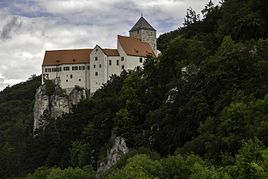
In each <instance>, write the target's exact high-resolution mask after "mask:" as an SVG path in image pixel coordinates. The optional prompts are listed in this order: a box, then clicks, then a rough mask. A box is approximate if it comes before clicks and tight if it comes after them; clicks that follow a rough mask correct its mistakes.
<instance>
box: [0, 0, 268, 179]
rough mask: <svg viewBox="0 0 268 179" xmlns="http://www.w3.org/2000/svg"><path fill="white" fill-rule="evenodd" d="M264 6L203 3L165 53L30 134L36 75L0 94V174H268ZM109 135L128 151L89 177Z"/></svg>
mask: <svg viewBox="0 0 268 179" xmlns="http://www.w3.org/2000/svg"><path fill="white" fill-rule="evenodd" d="M267 9H268V1H266V0H245V1H243V2H241V1H240V0H225V1H224V2H222V3H221V4H220V5H217V6H214V5H213V4H212V3H211V2H209V3H208V5H207V6H206V7H204V10H203V11H202V13H203V16H204V18H203V19H201V20H200V19H199V15H198V14H196V12H195V11H194V10H193V9H191V8H189V9H188V10H187V14H186V17H185V22H184V26H183V27H179V28H178V29H177V30H174V31H172V32H168V33H166V34H162V35H161V36H160V37H159V39H158V49H159V50H161V52H162V55H160V56H159V57H158V58H148V59H147V60H146V61H145V63H144V68H143V69H141V68H138V69H136V70H135V71H132V72H123V73H122V74H121V76H120V77H118V76H114V77H113V78H112V80H110V81H109V82H108V83H107V84H105V85H104V86H103V87H102V88H101V89H100V90H98V91H97V92H96V93H95V94H94V96H92V97H91V98H89V99H87V100H84V101H82V102H81V103H80V104H78V105H77V106H76V107H74V108H73V112H72V113H70V114H66V115H64V116H62V118H61V119H58V120H57V121H55V120H54V119H50V118H49V117H48V116H46V115H44V116H43V117H44V118H45V119H46V120H48V121H50V123H49V125H48V126H46V128H45V130H40V131H38V133H37V134H38V135H37V136H36V137H35V138H33V136H32V134H31V127H32V123H31V122H32V121H31V120H32V114H31V113H30V112H27V111H30V109H32V100H33V95H34V92H30V91H32V90H34V89H36V87H37V86H38V84H37V82H38V80H37V78H34V80H31V81H29V82H26V83H23V84H19V85H17V86H14V87H12V88H9V89H6V90H4V91H3V92H1V93H0V101H1V102H0V105H1V107H0V113H1V117H0V119H1V124H0V128H1V130H0V132H1V139H0V142H1V143H0V147H1V150H0V159H1V160H0V162H1V165H0V176H4V177H3V178H5V177H8V176H10V177H14V176H20V177H25V178H30V179H32V178H72V177H77V178H115V179H117V178H154V177H159V178H219V179H220V178H268V39H267V35H268V22H267V20H268V11H267ZM26 87H27V88H26ZM26 89H27V91H24V90H26ZM12 93H15V94H16V95H11V94H12ZM27 94H29V97H27V96H28V95H27ZM9 95H11V96H12V97H10V96H9ZM13 96H14V97H13ZM23 100H25V102H23ZM27 107H28V108H27ZM24 108H25V109H24ZM3 116H4V117H3ZM112 135H115V136H122V137H124V138H125V139H126V141H127V145H128V147H129V148H131V150H130V152H129V153H128V154H127V155H124V156H123V157H122V158H121V159H120V160H119V161H118V162H117V164H116V165H115V166H114V167H113V168H112V169H110V170H109V171H107V172H105V173H98V174H96V169H97V168H98V166H99V163H100V162H101V161H102V160H103V159H104V158H105V156H106V152H107V149H109V148H110V147H111V144H110V138H111V136H112ZM2 136H4V138H2ZM37 168H38V169H37ZM27 173H28V174H27Z"/></svg>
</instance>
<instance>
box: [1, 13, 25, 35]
mask: <svg viewBox="0 0 268 179" xmlns="http://www.w3.org/2000/svg"><path fill="white" fill-rule="evenodd" d="M20 27H21V21H20V20H19V19H18V18H17V17H12V18H11V19H10V20H9V21H8V22H7V23H6V24H5V25H4V26H3V28H2V30H1V32H0V39H2V40H7V39H10V38H11V34H12V33H13V32H14V31H17V30H18V29H19V28H20Z"/></svg>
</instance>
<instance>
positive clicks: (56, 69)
mask: <svg viewBox="0 0 268 179" xmlns="http://www.w3.org/2000/svg"><path fill="white" fill-rule="evenodd" d="M59 71H61V67H59V68H45V72H59Z"/></svg>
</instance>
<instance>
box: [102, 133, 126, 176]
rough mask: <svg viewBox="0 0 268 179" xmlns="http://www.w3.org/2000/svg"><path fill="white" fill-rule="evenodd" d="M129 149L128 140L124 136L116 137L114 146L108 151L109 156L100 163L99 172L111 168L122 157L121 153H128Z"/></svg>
mask: <svg viewBox="0 0 268 179" xmlns="http://www.w3.org/2000/svg"><path fill="white" fill-rule="evenodd" d="M128 151H129V149H128V147H127V144H126V140H125V139H124V138H122V137H116V138H115V139H114V145H113V147H112V148H111V150H110V151H108V152H107V158H106V159H105V160H104V161H103V162H101V163H100V167H99V168H98V172H105V171H107V170H108V169H110V168H111V167H112V166H113V165H114V164H115V163H116V161H117V160H119V159H120V157H121V155H122V154H126V153H128Z"/></svg>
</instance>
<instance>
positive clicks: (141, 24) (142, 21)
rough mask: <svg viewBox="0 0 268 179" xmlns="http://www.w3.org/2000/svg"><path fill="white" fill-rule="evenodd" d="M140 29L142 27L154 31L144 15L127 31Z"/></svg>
mask: <svg viewBox="0 0 268 179" xmlns="http://www.w3.org/2000/svg"><path fill="white" fill-rule="evenodd" d="M140 29H144V30H152V31H156V30H155V29H154V28H153V27H152V26H151V25H150V24H149V22H147V21H146V19H145V18H144V17H141V18H140V19H139V20H138V22H137V23H136V24H135V25H134V26H133V27H132V28H131V29H130V31H129V32H131V31H135V30H140Z"/></svg>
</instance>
